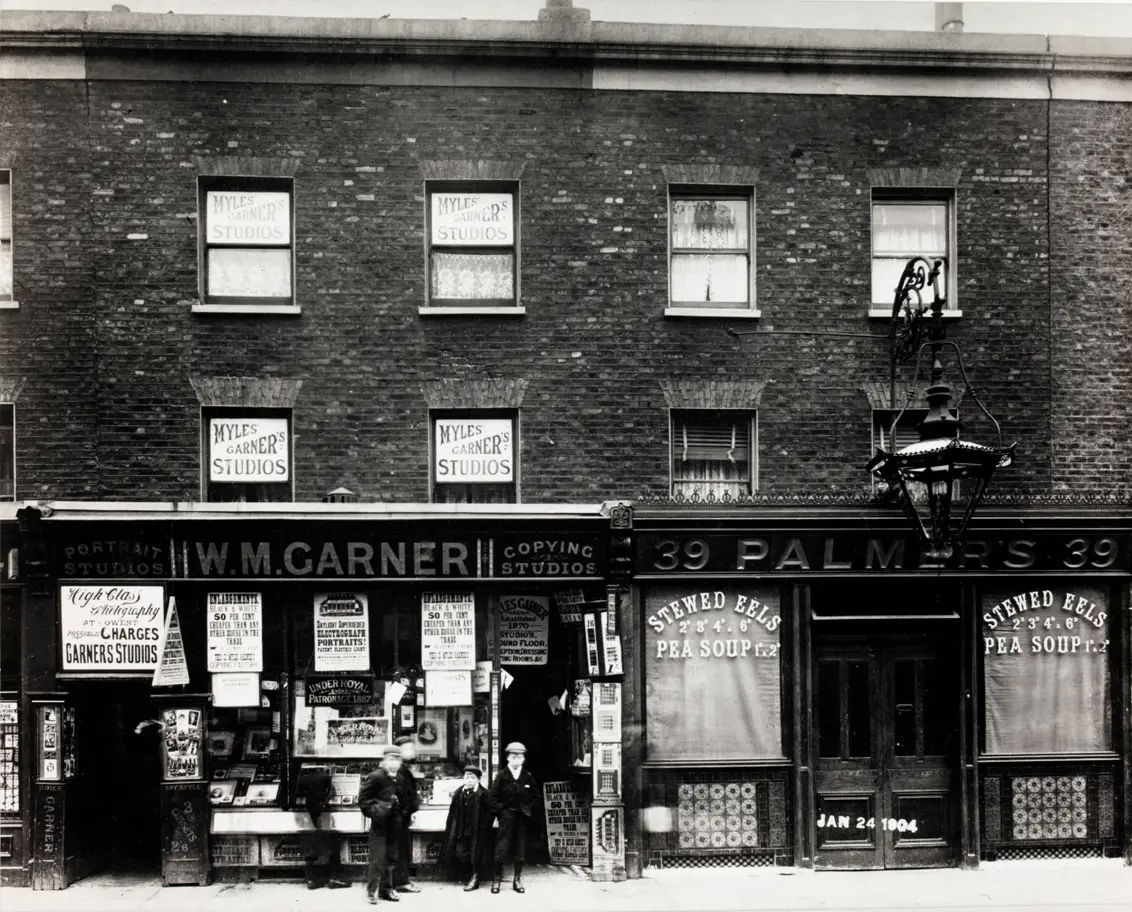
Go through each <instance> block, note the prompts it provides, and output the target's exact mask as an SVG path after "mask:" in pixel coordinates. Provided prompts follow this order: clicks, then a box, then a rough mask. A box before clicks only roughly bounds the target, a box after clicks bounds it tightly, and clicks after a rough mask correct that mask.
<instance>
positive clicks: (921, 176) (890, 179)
mask: <svg viewBox="0 0 1132 912" xmlns="http://www.w3.org/2000/svg"><path fill="white" fill-rule="evenodd" d="M961 174H962V172H961V171H960V169H959V168H920V167H917V168H869V169H868V175H869V185H870V186H872V187H880V188H885V187H892V188H897V189H916V188H924V189H930V188H933V187H947V188H951V189H954V188H955V187H957V186H959V178H960V176H961Z"/></svg>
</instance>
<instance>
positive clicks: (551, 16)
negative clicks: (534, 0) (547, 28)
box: [538, 0, 590, 25]
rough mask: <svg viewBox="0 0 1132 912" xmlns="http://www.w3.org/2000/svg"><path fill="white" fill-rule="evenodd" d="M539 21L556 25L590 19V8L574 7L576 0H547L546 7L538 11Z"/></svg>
mask: <svg viewBox="0 0 1132 912" xmlns="http://www.w3.org/2000/svg"><path fill="white" fill-rule="evenodd" d="M538 21H539V22H552V23H554V24H556V25H559V24H566V23H580V22H589V21H590V11H589V10H588V9H574V0H546V7H545V8H544V9H540V10H539V11H538Z"/></svg>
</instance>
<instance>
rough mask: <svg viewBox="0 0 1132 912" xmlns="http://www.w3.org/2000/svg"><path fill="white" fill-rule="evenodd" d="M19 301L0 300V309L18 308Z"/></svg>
mask: <svg viewBox="0 0 1132 912" xmlns="http://www.w3.org/2000/svg"><path fill="white" fill-rule="evenodd" d="M19 309H20V302H19V301H0V310H19Z"/></svg>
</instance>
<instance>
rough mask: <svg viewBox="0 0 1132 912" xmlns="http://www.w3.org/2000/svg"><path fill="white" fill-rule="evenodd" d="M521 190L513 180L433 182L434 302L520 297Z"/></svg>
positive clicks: (501, 303) (510, 302) (484, 303)
mask: <svg viewBox="0 0 1132 912" xmlns="http://www.w3.org/2000/svg"><path fill="white" fill-rule="evenodd" d="M516 190H517V188H516V186H515V185H513V184H480V183H476V184H473V185H471V186H469V185H448V184H429V188H428V203H429V204H428V219H429V228H428V238H429V253H428V270H429V284H428V306H429V307H514V306H515V305H516V304H517V303H518V295H517V294H516V276H517V273H516V253H517V246H518V242H517V238H516V225H517V219H516V208H517V203H518V193H517V192H516Z"/></svg>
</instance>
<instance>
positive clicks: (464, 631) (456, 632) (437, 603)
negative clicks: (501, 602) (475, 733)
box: [421, 592, 476, 702]
mask: <svg viewBox="0 0 1132 912" xmlns="http://www.w3.org/2000/svg"><path fill="white" fill-rule="evenodd" d="M421 667H422V668H424V670H425V671H456V670H467V671H471V670H472V669H473V668H475V667H476V599H475V595H474V594H473V593H471V592H425V593H423V594H422V595H421ZM468 702H471V701H468Z"/></svg>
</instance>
